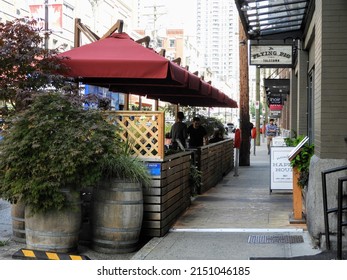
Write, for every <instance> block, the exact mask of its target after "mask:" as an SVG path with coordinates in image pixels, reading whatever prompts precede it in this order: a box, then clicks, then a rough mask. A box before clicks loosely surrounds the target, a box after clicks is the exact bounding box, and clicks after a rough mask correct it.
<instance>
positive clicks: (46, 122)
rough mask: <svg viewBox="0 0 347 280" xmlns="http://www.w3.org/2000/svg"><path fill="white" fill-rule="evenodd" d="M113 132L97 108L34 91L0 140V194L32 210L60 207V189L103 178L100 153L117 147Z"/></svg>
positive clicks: (111, 152)
mask: <svg viewBox="0 0 347 280" xmlns="http://www.w3.org/2000/svg"><path fill="white" fill-rule="evenodd" d="M117 135H118V134H117V133H116V128H115V126H114V125H111V124H108V123H107V122H106V121H105V120H104V118H103V117H102V115H101V114H100V111H98V110H84V109H83V108H82V107H81V106H79V105H75V104H73V103H72V102H71V100H70V99H69V98H66V96H64V95H62V94H57V93H46V94H39V95H37V96H35V95H34V96H33V103H32V104H31V106H30V107H29V108H28V109H27V110H24V111H22V112H18V113H17V114H16V115H15V117H14V120H13V121H12V125H11V127H10V128H9V130H8V131H6V134H5V137H4V139H3V140H2V141H1V142H0V153H1V155H2V156H1V157H0V179H1V184H0V197H2V198H4V199H6V200H8V201H10V202H16V201H18V200H22V201H23V202H25V203H26V204H27V205H30V206H31V207H32V209H33V211H34V212H37V211H47V210H49V209H52V208H54V209H58V210H59V209H62V208H63V207H64V206H65V197H64V195H63V194H62V193H61V192H60V190H61V189H64V188H68V189H72V190H80V189H81V188H83V187H88V186H91V185H93V184H95V183H97V182H98V181H99V180H100V179H101V177H102V175H103V170H102V166H101V165H102V162H103V161H104V158H105V157H107V158H108V157H110V155H117V154H118V153H119V152H120V149H121V141H120V140H119V137H118V136H117ZM113 157H115V156H113Z"/></svg>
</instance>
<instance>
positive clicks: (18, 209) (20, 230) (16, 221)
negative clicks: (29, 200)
mask: <svg viewBox="0 0 347 280" xmlns="http://www.w3.org/2000/svg"><path fill="white" fill-rule="evenodd" d="M24 210H25V206H24V203H22V202H20V201H18V202H17V203H14V204H12V205H11V218H12V239H13V240H14V241H17V242H20V243H25V242H26V241H25V219H24Z"/></svg>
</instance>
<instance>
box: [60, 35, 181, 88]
mask: <svg viewBox="0 0 347 280" xmlns="http://www.w3.org/2000/svg"><path fill="white" fill-rule="evenodd" d="M59 56H60V57H65V58H67V59H64V60H63V63H64V64H65V65H66V66H67V67H68V68H69V71H68V73H67V75H68V76H70V77H75V78H79V77H83V78H125V79H127V78H129V79H133V78H134V79H167V78H168V76H171V77H172V79H173V80H174V81H176V82H178V83H185V82H186V79H187V77H186V76H187V75H186V73H185V72H184V71H183V70H184V69H181V68H180V67H179V66H178V65H175V64H174V63H172V62H170V61H169V60H168V59H166V58H165V57H162V56H160V55H159V54H157V53H156V52H155V51H153V50H152V49H148V48H144V47H143V46H142V45H140V44H138V43H137V42H135V41H134V40H133V39H131V38H130V37H129V35H128V34H126V33H113V34H112V35H111V36H109V37H107V38H105V39H101V40H99V41H96V42H93V43H90V44H87V45H84V46H81V47H78V48H75V49H72V50H69V51H66V52H63V53H61V54H59Z"/></svg>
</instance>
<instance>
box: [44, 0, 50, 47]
mask: <svg viewBox="0 0 347 280" xmlns="http://www.w3.org/2000/svg"><path fill="white" fill-rule="evenodd" d="M48 20H49V19H48V0H45V50H48V27H49V26H48Z"/></svg>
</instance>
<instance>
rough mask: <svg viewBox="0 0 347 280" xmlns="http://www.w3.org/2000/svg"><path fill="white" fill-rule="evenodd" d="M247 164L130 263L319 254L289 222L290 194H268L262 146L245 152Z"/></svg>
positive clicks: (197, 199)
mask: <svg viewBox="0 0 347 280" xmlns="http://www.w3.org/2000/svg"><path fill="white" fill-rule="evenodd" d="M251 151H252V153H251V165H250V166H247V167H239V170H238V176H234V175H235V174H234V171H232V172H230V173H229V174H227V175H226V176H225V177H224V178H223V180H222V181H221V182H220V183H219V184H218V185H217V186H216V187H214V188H212V189H210V190H209V191H208V192H206V193H204V194H202V195H199V196H197V197H195V199H193V201H192V205H191V207H189V209H187V210H186V212H185V213H184V214H183V215H182V216H181V217H180V219H179V220H178V221H177V222H176V223H175V225H174V226H173V228H172V229H171V231H170V232H169V233H168V234H167V235H166V236H164V237H161V238H153V239H152V240H151V241H150V242H148V243H147V244H146V245H145V246H144V247H143V248H142V249H141V250H140V251H139V252H137V253H136V254H135V255H134V257H133V258H132V259H145V260H153V259H162V260H180V259H187V260H193V259H220V260H248V259H250V258H252V257H283V258H288V257H293V256H302V255H314V254H318V253H320V250H318V249H315V246H314V244H312V242H311V238H310V236H309V234H308V232H307V231H306V227H305V225H303V224H290V222H289V217H290V214H291V212H292V193H291V192H289V191H272V192H271V194H270V158H269V157H270V156H269V155H268V154H267V149H266V143H264V141H263V140H261V146H256V153H255V155H254V154H253V148H252V149H251Z"/></svg>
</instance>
